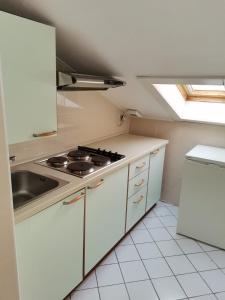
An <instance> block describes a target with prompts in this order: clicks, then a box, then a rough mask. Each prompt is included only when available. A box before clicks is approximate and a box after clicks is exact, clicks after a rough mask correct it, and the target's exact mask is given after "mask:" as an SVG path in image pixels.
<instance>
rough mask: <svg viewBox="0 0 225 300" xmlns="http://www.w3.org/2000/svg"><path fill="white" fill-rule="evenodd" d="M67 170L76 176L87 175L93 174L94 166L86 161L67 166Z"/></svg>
mask: <svg viewBox="0 0 225 300" xmlns="http://www.w3.org/2000/svg"><path fill="white" fill-rule="evenodd" d="M67 169H68V170H69V171H70V172H71V173H74V174H77V175H87V174H90V173H92V172H94V170H95V168H94V164H93V163H91V162H88V161H86V162H85V161H83V162H82V161H76V162H73V163H71V164H69V165H68V166H67Z"/></svg>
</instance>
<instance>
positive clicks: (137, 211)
mask: <svg viewBox="0 0 225 300" xmlns="http://www.w3.org/2000/svg"><path fill="white" fill-rule="evenodd" d="M146 194H147V185H145V186H144V187H143V188H142V189H141V190H140V191H139V192H137V193H136V194H134V195H133V196H131V197H130V198H128V201H127V222H126V232H127V231H128V230H130V229H131V227H132V226H133V225H134V224H135V223H137V222H138V220H140V218H141V217H142V216H143V215H144V214H145V205H146Z"/></svg>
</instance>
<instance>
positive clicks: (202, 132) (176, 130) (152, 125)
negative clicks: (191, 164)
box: [130, 119, 225, 204]
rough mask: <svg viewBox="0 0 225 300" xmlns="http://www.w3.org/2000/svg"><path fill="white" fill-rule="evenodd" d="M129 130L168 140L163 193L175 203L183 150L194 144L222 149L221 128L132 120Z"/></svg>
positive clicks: (224, 131) (224, 140)
mask: <svg viewBox="0 0 225 300" xmlns="http://www.w3.org/2000/svg"><path fill="white" fill-rule="evenodd" d="M130 130H131V133H134V134H140V135H145V136H152V137H158V138H163V139H168V140H169V145H168V146H167V150H166V159H165V168H164V180H163V193H162V198H163V199H164V200H165V201H168V202H171V203H175V204H178V203H179V193H180V188H181V180H182V172H183V163H184V157H185V153H187V152H188V151H189V150H190V149H191V148H193V147H194V146H195V145H197V144H203V145H210V146H218V147H224V148H225V127H224V126H216V125H207V124H197V123H188V122H175V121H174V122H167V121H158V120H147V119H132V121H131V128H130Z"/></svg>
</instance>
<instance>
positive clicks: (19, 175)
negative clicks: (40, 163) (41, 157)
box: [11, 171, 66, 209]
mask: <svg viewBox="0 0 225 300" xmlns="http://www.w3.org/2000/svg"><path fill="white" fill-rule="evenodd" d="M11 181H12V192H13V206H14V209H16V208H18V207H21V206H23V205H25V204H27V203H29V202H30V201H33V200H34V199H36V198H37V197H39V196H41V195H43V194H45V193H47V192H48V191H50V190H52V189H54V188H58V187H59V186H62V185H64V184H65V183H66V181H63V180H61V179H59V180H57V179H53V178H49V177H46V176H43V175H39V174H36V173H33V172H30V171H15V172H12V173H11Z"/></svg>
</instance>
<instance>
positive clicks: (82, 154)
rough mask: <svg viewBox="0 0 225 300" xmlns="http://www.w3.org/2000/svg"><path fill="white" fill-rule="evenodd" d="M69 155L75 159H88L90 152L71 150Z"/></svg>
mask: <svg viewBox="0 0 225 300" xmlns="http://www.w3.org/2000/svg"><path fill="white" fill-rule="evenodd" d="M67 155H68V157H69V158H70V159H71V160H73V161H76V160H81V161H88V160H89V159H90V155H89V153H87V152H85V151H80V150H74V151H70V152H69V153H68V154H67Z"/></svg>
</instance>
